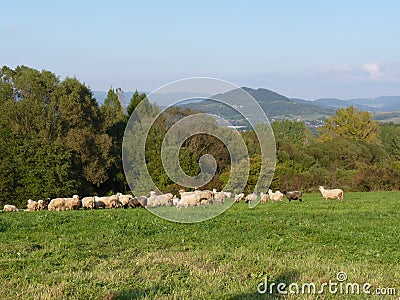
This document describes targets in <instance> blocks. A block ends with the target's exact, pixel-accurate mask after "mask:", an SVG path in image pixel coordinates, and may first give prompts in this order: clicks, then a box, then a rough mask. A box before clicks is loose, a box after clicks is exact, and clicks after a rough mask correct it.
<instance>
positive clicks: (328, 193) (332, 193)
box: [318, 186, 343, 203]
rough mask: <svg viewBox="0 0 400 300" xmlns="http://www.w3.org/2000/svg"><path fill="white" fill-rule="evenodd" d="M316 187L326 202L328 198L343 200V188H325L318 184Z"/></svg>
mask: <svg viewBox="0 0 400 300" xmlns="http://www.w3.org/2000/svg"><path fill="white" fill-rule="evenodd" d="M318 189H319V191H320V192H321V194H322V197H324V198H325V202H326V203H328V199H339V201H343V190H341V189H333V190H325V189H324V187H323V186H320V187H319V188H318Z"/></svg>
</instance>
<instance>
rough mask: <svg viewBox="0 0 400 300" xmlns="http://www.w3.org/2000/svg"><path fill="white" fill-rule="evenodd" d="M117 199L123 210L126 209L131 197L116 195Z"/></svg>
mask: <svg viewBox="0 0 400 300" xmlns="http://www.w3.org/2000/svg"><path fill="white" fill-rule="evenodd" d="M117 197H118V201H119V204H120V206H122V207H123V208H128V205H129V201H130V200H131V199H132V198H133V196H132V195H123V194H122V193H117Z"/></svg>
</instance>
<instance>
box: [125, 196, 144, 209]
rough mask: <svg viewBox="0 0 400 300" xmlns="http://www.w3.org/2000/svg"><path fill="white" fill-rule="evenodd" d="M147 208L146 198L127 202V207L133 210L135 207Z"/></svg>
mask: <svg viewBox="0 0 400 300" xmlns="http://www.w3.org/2000/svg"><path fill="white" fill-rule="evenodd" d="M146 206H147V197H146V196H140V197H134V198H132V199H130V200H129V203H128V207H131V208H135V207H146Z"/></svg>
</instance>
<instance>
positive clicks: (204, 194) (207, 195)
mask: <svg viewBox="0 0 400 300" xmlns="http://www.w3.org/2000/svg"><path fill="white" fill-rule="evenodd" d="M194 192H195V193H197V194H199V195H200V199H201V200H211V199H212V198H213V192H212V191H209V190H202V191H199V190H195V191H194Z"/></svg>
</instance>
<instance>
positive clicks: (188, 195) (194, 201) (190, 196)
mask: <svg viewBox="0 0 400 300" xmlns="http://www.w3.org/2000/svg"><path fill="white" fill-rule="evenodd" d="M179 194H180V195H181V200H180V201H179V202H181V204H182V205H183V206H185V207H188V206H198V205H199V204H200V202H201V199H200V195H199V194H198V193H195V192H185V191H184V190H180V191H179ZM179 202H178V204H179Z"/></svg>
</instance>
